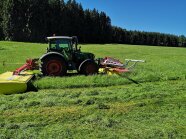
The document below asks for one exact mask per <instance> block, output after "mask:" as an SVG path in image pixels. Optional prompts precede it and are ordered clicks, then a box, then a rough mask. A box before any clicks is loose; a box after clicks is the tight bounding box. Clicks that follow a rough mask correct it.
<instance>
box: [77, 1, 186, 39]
mask: <svg viewBox="0 0 186 139" xmlns="http://www.w3.org/2000/svg"><path fill="white" fill-rule="evenodd" d="M76 1H77V2H79V3H81V4H82V6H83V8H84V9H87V8H88V9H93V8H96V9H97V10H98V11H104V12H105V13H106V14H107V15H108V16H109V17H110V18H111V21H112V25H114V26H119V27H122V28H124V29H127V30H139V31H150V32H161V33H169V34H175V35H185V36H186V0H76Z"/></svg>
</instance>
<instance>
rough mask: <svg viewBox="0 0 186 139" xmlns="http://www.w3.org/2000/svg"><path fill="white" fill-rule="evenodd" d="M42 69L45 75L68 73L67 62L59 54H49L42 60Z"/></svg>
mask: <svg viewBox="0 0 186 139" xmlns="http://www.w3.org/2000/svg"><path fill="white" fill-rule="evenodd" d="M40 69H41V72H42V73H43V75H44V76H64V75H65V74H66V73H67V64H66V62H65V60H64V59H62V58H60V57H59V56H47V57H46V58H44V59H42V60H41V67H40Z"/></svg>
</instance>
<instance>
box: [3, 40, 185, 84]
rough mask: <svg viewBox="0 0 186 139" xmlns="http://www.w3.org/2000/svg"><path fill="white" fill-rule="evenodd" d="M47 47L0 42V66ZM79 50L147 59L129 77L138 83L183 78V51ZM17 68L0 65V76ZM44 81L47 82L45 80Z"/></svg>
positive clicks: (124, 47)
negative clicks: (132, 75)
mask: <svg viewBox="0 0 186 139" xmlns="http://www.w3.org/2000/svg"><path fill="white" fill-rule="evenodd" d="M46 47H47V44H37V43H20V42H4V41H0V48H1V49H0V62H1V63H2V61H6V63H25V60H26V59H27V58H38V57H40V56H41V55H42V54H43V53H44V52H45V51H46ZM82 51H83V52H92V53H94V54H95V55H96V57H97V58H99V57H105V56H110V57H115V58H117V59H120V60H121V61H123V62H124V59H144V60H146V63H140V64H139V65H138V66H137V67H136V70H135V73H136V74H135V76H134V77H132V78H134V79H137V80H138V81H141V82H145V81H160V80H177V79H185V77H186V68H185V67H186V63H185V59H186V55H185V53H186V49H185V48H174V47H153V46H137V45H120V44H105V45H98V44H95V45H91V44H87V45H82ZM20 65H21V64H18V65H14V64H9V65H6V66H2V64H0V73H2V72H5V71H13V70H15V69H16V68H17V67H19V66H20ZM99 77H101V76H99ZM74 78H78V77H74ZM80 78H81V77H80ZM95 78H96V77H95ZM103 78H105V77H103ZM48 79H49V78H48ZM71 79H72V80H73V78H70V80H71ZM44 80H45V81H46V79H44ZM49 80H50V79H49ZM52 80H54V79H52ZM85 80H86V79H85ZM100 80H102V79H100Z"/></svg>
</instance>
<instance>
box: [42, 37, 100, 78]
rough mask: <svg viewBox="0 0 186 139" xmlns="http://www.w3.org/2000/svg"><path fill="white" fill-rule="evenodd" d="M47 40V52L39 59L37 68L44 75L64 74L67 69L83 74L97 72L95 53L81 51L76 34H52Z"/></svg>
mask: <svg viewBox="0 0 186 139" xmlns="http://www.w3.org/2000/svg"><path fill="white" fill-rule="evenodd" d="M47 40H48V43H49V46H48V48H47V52H46V53H45V54H44V55H43V56H41V57H40V59H39V60H40V63H41V64H40V65H39V69H40V71H41V72H42V73H43V75H44V76H64V75H66V74H67V71H69V70H76V71H77V72H78V73H79V74H84V75H93V74H97V73H98V70H99V66H98V64H97V62H96V60H95V55H94V54H92V53H85V52H81V47H78V39H77V37H76V36H73V37H67V36H52V37H47Z"/></svg>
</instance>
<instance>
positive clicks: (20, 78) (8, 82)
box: [0, 72, 34, 94]
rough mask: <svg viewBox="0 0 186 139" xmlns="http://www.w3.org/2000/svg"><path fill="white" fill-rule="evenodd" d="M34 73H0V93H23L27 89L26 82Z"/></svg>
mask: <svg viewBox="0 0 186 139" xmlns="http://www.w3.org/2000/svg"><path fill="white" fill-rule="evenodd" d="M33 76H34V75H33V74H29V73H27V72H24V73H22V74H20V75H13V72H5V73H3V74H0V94H16V93H23V92H25V91H26V90H27V84H28V82H29V81H30V80H31V79H32V77H33Z"/></svg>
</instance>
